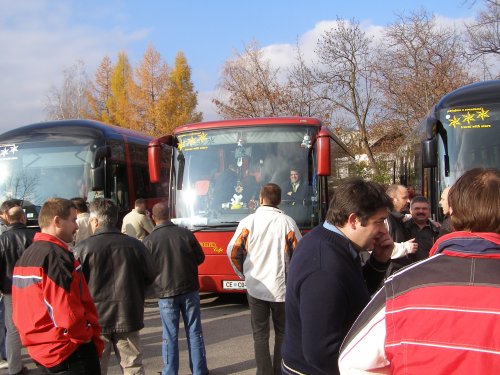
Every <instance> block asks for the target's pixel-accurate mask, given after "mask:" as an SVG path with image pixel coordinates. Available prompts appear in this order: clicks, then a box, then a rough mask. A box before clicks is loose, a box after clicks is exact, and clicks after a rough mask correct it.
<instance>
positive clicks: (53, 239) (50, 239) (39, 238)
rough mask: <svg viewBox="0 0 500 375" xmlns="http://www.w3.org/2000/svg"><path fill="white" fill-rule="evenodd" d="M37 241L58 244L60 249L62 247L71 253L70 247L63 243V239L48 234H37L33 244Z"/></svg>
mask: <svg viewBox="0 0 500 375" xmlns="http://www.w3.org/2000/svg"><path fill="white" fill-rule="evenodd" d="M36 241H46V242H51V243H53V244H56V245H57V246H59V247H62V248H63V249H64V250H67V251H69V248H68V245H67V244H66V243H65V242H64V241H62V240H61V239H59V238H57V237H56V236H53V235H51V234H48V233H41V232H37V233H35V237H34V238H33V242H36Z"/></svg>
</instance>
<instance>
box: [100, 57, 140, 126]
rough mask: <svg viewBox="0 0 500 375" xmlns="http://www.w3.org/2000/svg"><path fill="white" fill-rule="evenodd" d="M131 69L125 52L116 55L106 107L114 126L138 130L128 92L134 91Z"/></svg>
mask: <svg viewBox="0 0 500 375" xmlns="http://www.w3.org/2000/svg"><path fill="white" fill-rule="evenodd" d="M134 85H135V83H134V80H133V75H132V67H131V66H130V63H129V61H128V57H127V55H126V53H125V52H123V51H122V52H120V53H119V54H118V61H117V63H116V65H115V67H114V68H113V74H112V76H111V96H110V97H109V99H108V102H107V106H108V109H109V112H110V114H111V122H112V123H113V124H115V125H118V126H121V127H124V128H128V129H134V130H139V124H138V123H137V121H136V117H135V115H134V111H133V108H132V105H131V97H130V91H131V90H134Z"/></svg>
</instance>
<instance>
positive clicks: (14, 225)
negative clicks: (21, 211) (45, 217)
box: [7, 223, 26, 230]
mask: <svg viewBox="0 0 500 375" xmlns="http://www.w3.org/2000/svg"><path fill="white" fill-rule="evenodd" d="M21 228H26V224H23V223H14V224H12V225H9V226H8V227H7V230H15V229H21Z"/></svg>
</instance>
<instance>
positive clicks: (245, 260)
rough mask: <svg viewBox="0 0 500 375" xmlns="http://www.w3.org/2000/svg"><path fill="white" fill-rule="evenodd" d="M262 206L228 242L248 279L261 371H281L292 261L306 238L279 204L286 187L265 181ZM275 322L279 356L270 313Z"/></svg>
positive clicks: (232, 257)
mask: <svg viewBox="0 0 500 375" xmlns="http://www.w3.org/2000/svg"><path fill="white" fill-rule="evenodd" d="M259 198H260V207H259V208H258V209H257V211H256V212H255V213H253V214H251V215H249V216H247V217H246V218H244V219H243V220H241V222H240V224H239V225H238V228H237V229H236V232H235V233H234V236H233V238H232V239H231V241H230V242H229V245H228V247H227V255H228V257H229V261H230V263H231V265H232V267H233V269H234V271H235V272H236V274H237V275H238V276H239V277H240V278H241V279H244V280H245V282H246V287H247V298H248V305H249V306H250V316H251V322H252V331H253V339H254V349H255V360H256V362H257V374H275V375H278V374H281V343H282V341H283V336H284V331H285V294H286V290H285V282H286V275H287V271H288V264H289V262H290V259H291V256H292V253H293V251H294V250H295V248H296V247H297V242H298V241H299V240H300V239H301V238H302V236H301V234H300V231H299V228H298V227H297V224H296V223H295V221H294V220H293V219H292V218H291V217H290V216H287V215H285V213H284V212H283V211H281V210H280V209H279V208H278V205H279V204H280V202H281V188H280V187H279V186H278V185H276V184H267V185H264V186H263V187H262V189H261V191H260V197H259ZM270 315H271V316H272V320H273V326H274V334H275V340H274V359H273V361H271V354H270V352H269V316H270Z"/></svg>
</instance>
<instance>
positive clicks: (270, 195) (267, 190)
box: [260, 183, 281, 206]
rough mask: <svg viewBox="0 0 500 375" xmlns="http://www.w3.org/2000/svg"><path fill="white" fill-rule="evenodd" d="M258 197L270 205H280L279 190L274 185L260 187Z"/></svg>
mask: <svg viewBox="0 0 500 375" xmlns="http://www.w3.org/2000/svg"><path fill="white" fill-rule="evenodd" d="M260 195H261V196H262V198H263V199H265V200H266V201H267V202H268V203H269V204H270V205H273V206H277V205H279V204H280V203H281V188H280V187H279V186H278V185H276V184H273V183H269V184H265V185H264V186H262V189H260Z"/></svg>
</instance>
